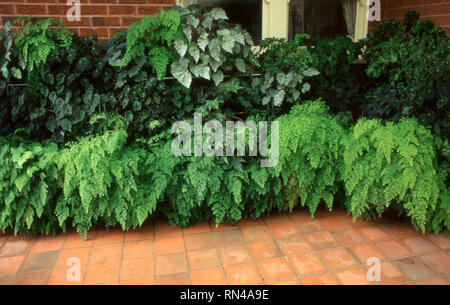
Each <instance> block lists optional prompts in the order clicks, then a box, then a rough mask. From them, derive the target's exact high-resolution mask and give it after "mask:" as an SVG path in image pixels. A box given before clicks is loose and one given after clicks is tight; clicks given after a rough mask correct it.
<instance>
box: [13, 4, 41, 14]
mask: <svg viewBox="0 0 450 305" xmlns="http://www.w3.org/2000/svg"><path fill="white" fill-rule="evenodd" d="M16 9H17V14H21V15H47V12H46V9H45V5H17V6H16Z"/></svg>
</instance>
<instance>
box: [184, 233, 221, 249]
mask: <svg viewBox="0 0 450 305" xmlns="http://www.w3.org/2000/svg"><path fill="white" fill-rule="evenodd" d="M184 243H185V245H186V250H187V251H193V250H201V249H211V248H215V247H216V244H215V243H214V240H213V238H212V235H211V233H209V232H208V233H197V234H190V235H185V236H184Z"/></svg>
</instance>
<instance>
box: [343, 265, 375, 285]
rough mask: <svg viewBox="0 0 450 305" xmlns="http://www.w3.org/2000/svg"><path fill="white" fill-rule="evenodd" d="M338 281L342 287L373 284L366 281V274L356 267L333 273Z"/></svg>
mask: <svg viewBox="0 0 450 305" xmlns="http://www.w3.org/2000/svg"><path fill="white" fill-rule="evenodd" d="M334 274H335V275H336V277H337V278H338V280H339V281H340V282H341V283H342V284H344V285H372V284H374V283H372V282H369V281H368V280H367V273H366V271H365V270H364V269H362V268H360V267H358V268H353V269H347V270H342V271H337V272H335V273H334Z"/></svg>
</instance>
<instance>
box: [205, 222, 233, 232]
mask: <svg viewBox="0 0 450 305" xmlns="http://www.w3.org/2000/svg"><path fill="white" fill-rule="evenodd" d="M209 225H210V227H211V231H213V232H214V231H224V230H237V229H239V227H238V226H236V225H230V224H228V223H215V222H210V223H209Z"/></svg>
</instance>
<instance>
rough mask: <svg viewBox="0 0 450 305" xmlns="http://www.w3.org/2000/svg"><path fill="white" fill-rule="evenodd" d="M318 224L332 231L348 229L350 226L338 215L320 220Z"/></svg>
mask: <svg viewBox="0 0 450 305" xmlns="http://www.w3.org/2000/svg"><path fill="white" fill-rule="evenodd" d="M320 222H322V223H323V224H324V225H325V227H326V228H327V229H328V230H332V231H333V230H339V229H345V228H350V225H349V224H348V223H347V222H346V221H345V220H344V218H342V217H341V216H340V215H334V216H329V217H324V218H320Z"/></svg>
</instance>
